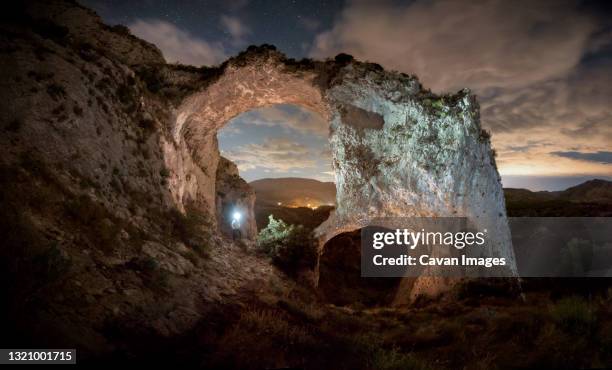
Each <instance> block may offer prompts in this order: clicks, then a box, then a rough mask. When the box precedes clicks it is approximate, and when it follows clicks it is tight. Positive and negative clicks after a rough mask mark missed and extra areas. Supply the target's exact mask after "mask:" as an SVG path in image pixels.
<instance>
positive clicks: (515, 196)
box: [504, 179, 612, 217]
mask: <svg viewBox="0 0 612 370" xmlns="http://www.w3.org/2000/svg"><path fill="white" fill-rule="evenodd" d="M504 194H505V196H506V210H507V211H508V216H511V217H524V216H540V217H544V216H546V217H595V216H600V217H610V216H612V182H610V181H606V180H598V179H595V180H589V181H586V182H584V183H582V184H580V185H576V186H573V187H571V188H568V189H566V190H563V191H537V192H534V191H529V190H527V189H511V188H509V189H504Z"/></svg>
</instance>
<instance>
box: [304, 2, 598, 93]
mask: <svg viewBox="0 0 612 370" xmlns="http://www.w3.org/2000/svg"><path fill="white" fill-rule="evenodd" d="M568 4H569V5H568ZM594 28H595V25H594V24H593V22H592V21H591V19H590V18H588V17H586V16H582V15H581V14H580V13H577V12H576V11H575V9H573V6H571V3H568V2H567V1H556V0H550V1H522V2H517V1H505V0H483V1H477V2H476V1H456V0H438V1H419V0H417V1H415V2H413V3H411V4H410V5H395V4H393V3H390V2H389V3H378V2H377V3H371V2H365V1H356V2H352V3H350V4H349V6H348V7H347V8H346V9H345V10H344V11H343V13H342V16H341V18H340V20H339V22H337V23H336V24H335V25H334V27H333V28H332V29H331V30H329V31H327V32H324V33H321V34H319V35H318V36H317V38H316V40H315V43H314V47H313V50H312V52H311V54H312V55H313V56H315V57H328V56H333V55H335V54H336V53H338V52H341V51H343V52H348V53H351V54H354V55H355V56H356V57H358V58H360V59H366V60H373V61H376V62H378V63H381V64H383V65H385V66H386V67H388V68H392V69H398V70H401V71H403V72H408V73H415V74H417V75H418V76H419V78H420V79H421V80H422V81H423V82H424V83H425V85H426V86H428V87H431V88H432V89H433V90H435V91H452V90H457V89H459V88H462V87H465V86H468V87H470V88H473V89H479V90H482V89H486V88H490V87H499V86H505V87H520V86H526V85H529V84H531V83H533V82H535V81H542V80H547V79H550V78H554V77H558V76H563V75H564V74H565V73H567V71H568V70H570V69H571V68H573V67H574V66H575V65H576V64H577V63H578V62H579V61H580V58H581V56H582V52H583V50H584V49H585V46H586V45H587V43H588V40H589V36H590V34H591V33H592V31H593V30H594Z"/></svg>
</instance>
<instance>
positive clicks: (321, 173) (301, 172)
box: [216, 104, 335, 235]
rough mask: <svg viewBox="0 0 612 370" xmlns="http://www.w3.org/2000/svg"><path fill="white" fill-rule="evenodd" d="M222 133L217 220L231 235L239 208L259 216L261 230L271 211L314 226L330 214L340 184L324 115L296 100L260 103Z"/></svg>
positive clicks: (308, 227) (227, 125)
mask: <svg viewBox="0 0 612 370" xmlns="http://www.w3.org/2000/svg"><path fill="white" fill-rule="evenodd" d="M217 138H218V143H219V149H220V155H221V157H220V161H219V167H218V169H217V189H216V192H217V204H216V205H217V222H218V224H219V226H220V229H221V230H222V231H223V232H224V233H225V234H226V235H227V234H229V233H230V232H231V230H229V228H228V225H229V224H230V223H231V222H232V219H233V218H234V216H235V213H236V212H239V213H241V214H244V215H245V216H246V217H245V218H252V217H253V216H254V217H255V221H256V225H255V226H256V229H257V230H261V229H263V228H264V227H266V226H267V224H268V217H269V216H270V215H272V216H273V217H274V218H276V219H281V220H283V221H284V222H286V223H287V224H293V225H303V226H304V227H305V228H306V229H308V230H314V229H315V228H316V227H317V226H319V225H320V224H321V223H322V222H323V221H325V220H326V219H327V218H328V216H329V214H330V211H331V210H332V209H333V208H334V206H335V185H334V183H333V181H334V176H333V172H332V168H331V150H330V148H329V123H328V122H327V120H326V119H325V118H324V117H322V116H321V115H320V114H318V113H316V112H314V111H312V110H310V109H306V108H303V107H301V106H298V105H295V104H274V105H269V106H265V107H259V108H256V109H251V110H248V111H246V112H243V113H241V114H239V115H238V116H236V117H234V118H232V119H231V120H230V121H229V122H228V123H227V124H226V125H225V126H224V127H223V128H221V129H220V130H219V131H218V133H217ZM230 161H231V162H230ZM232 162H233V164H235V168H230V167H232V166H233V164H232ZM239 178H242V179H244V180H246V182H247V183H248V186H246V184H241V183H240V180H239ZM249 186H250V187H251V188H252V189H253V190H252V191H251V190H250V189H248V187H249ZM253 192H255V194H256V196H255V197H254V199H253V196H252V193H253ZM251 209H252V210H253V211H254V214H253V213H249V210H251ZM245 221H247V220H246V219H245ZM244 232H247V233H248V230H244Z"/></svg>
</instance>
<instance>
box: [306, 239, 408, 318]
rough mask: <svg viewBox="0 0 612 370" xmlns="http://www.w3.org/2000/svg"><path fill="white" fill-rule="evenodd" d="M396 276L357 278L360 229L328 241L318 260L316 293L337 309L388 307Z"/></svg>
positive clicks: (396, 280)
mask: <svg viewBox="0 0 612 370" xmlns="http://www.w3.org/2000/svg"><path fill="white" fill-rule="evenodd" d="M400 281H401V278H399V277H395V278H392V277H386V278H383V277H380V278H373V277H367V278H366V277H362V276H361V229H356V230H353V231H349V232H344V233H341V234H338V235H336V236H334V237H333V238H331V239H330V240H328V241H327V242H326V243H325V244H324V246H323V249H322V254H321V257H320V260H319V286H318V289H319V292H320V294H321V296H322V298H323V299H324V300H325V301H327V302H329V303H332V304H334V305H337V306H355V305H357V306H365V307H381V306H389V305H391V303H392V302H393V300H394V298H395V295H396V293H397V290H398V287H399V284H400Z"/></svg>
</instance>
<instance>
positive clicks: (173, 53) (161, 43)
mask: <svg viewBox="0 0 612 370" xmlns="http://www.w3.org/2000/svg"><path fill="white" fill-rule="evenodd" d="M128 27H129V28H130V30H131V31H132V33H133V34H134V35H136V36H138V37H140V38H142V39H144V40H146V41H148V42H151V43H153V44H155V45H156V46H157V47H159V49H160V50H161V51H162V53H163V54H164V57H165V58H166V61H168V62H170V63H175V62H178V63H182V64H191V65H195V66H200V65H213V64H218V63H220V62H222V61H223V60H225V59H227V54H226V53H225V50H224V48H223V46H222V45H221V44H219V43H210V42H207V41H206V40H202V39H200V38H198V37H196V36H194V35H192V34H190V33H189V32H187V31H184V30H181V29H179V28H177V27H176V26H175V25H173V24H172V23H168V22H166V21H162V20H159V19H146V20H144V19H138V20H136V21H135V22H133V23H131V24H130V25H128Z"/></svg>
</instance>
